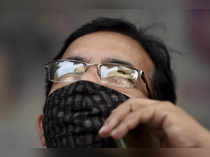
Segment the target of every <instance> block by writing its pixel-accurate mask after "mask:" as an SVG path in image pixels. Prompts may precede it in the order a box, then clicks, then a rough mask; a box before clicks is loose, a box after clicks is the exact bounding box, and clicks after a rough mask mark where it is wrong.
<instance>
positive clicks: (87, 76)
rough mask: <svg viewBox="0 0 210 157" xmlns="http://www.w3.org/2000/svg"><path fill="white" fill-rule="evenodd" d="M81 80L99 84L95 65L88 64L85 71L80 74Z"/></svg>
mask: <svg viewBox="0 0 210 157" xmlns="http://www.w3.org/2000/svg"><path fill="white" fill-rule="evenodd" d="M81 80H86V81H91V82H95V83H98V84H100V77H99V75H98V70H97V67H95V66H90V67H88V68H87V71H86V72H85V73H84V74H83V75H82V76H81Z"/></svg>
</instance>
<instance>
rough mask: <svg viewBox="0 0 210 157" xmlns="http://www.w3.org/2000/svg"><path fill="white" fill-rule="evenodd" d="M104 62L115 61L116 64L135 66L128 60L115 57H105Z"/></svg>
mask: <svg viewBox="0 0 210 157" xmlns="http://www.w3.org/2000/svg"><path fill="white" fill-rule="evenodd" d="M104 63H117V64H121V65H125V66H129V67H133V68H135V66H134V65H133V64H132V63H130V62H126V61H123V60H120V59H116V58H107V59H105V60H104Z"/></svg>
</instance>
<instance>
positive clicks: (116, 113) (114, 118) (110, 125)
mask: <svg viewBox="0 0 210 157" xmlns="http://www.w3.org/2000/svg"><path fill="white" fill-rule="evenodd" d="M151 103H153V100H149V99H142V98H138V99H129V100H127V101H126V102H124V103H123V104H121V105H119V106H118V107H117V108H116V109H115V110H113V111H112V113H111V115H110V116H109V117H108V119H107V120H106V122H105V124H104V125H103V127H102V128H101V129H100V130H99V135H100V136H102V137H107V136H109V135H110V133H111V131H112V130H113V129H114V128H115V127H117V125H119V123H120V122H121V121H122V120H123V119H124V118H125V117H126V116H127V114H128V113H129V112H131V111H138V108H145V107H146V106H148V105H149V104H151Z"/></svg>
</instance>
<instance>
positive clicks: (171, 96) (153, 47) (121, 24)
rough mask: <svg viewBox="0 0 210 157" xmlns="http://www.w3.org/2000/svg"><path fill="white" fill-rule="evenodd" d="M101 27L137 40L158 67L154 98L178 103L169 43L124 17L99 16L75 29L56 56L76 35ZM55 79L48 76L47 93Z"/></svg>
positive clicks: (153, 77)
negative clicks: (51, 80)
mask: <svg viewBox="0 0 210 157" xmlns="http://www.w3.org/2000/svg"><path fill="white" fill-rule="evenodd" d="M100 31H110V32H117V33H120V34H123V35H126V36H129V37H131V38H132V39H134V40H136V41H137V42H138V43H139V44H140V45H141V47H142V48H143V49H144V50H145V52H146V53H147V55H148V56H149V57H150V58H151V60H152V62H153V63H154V66H155V71H154V73H153V75H152V78H151V89H152V90H153V91H152V93H153V99H157V100H166V101H171V102H173V103H176V92H175V81H174V75H173V72H172V70H171V61H170V56H169V52H168V49H167V47H166V45H165V44H164V43H163V42H161V41H160V40H159V39H157V38H155V37H154V36H151V35H149V34H147V33H146V32H145V31H144V29H142V28H139V29H137V28H136V26H135V25H133V24H132V23H129V22H127V21H125V20H122V19H114V18H97V19H95V20H93V21H91V22H90V23H87V24H85V25H83V26H81V27H80V28H79V29H77V30H76V31H74V32H73V33H72V34H71V35H70V36H69V37H68V38H67V39H66V41H65V43H64V45H63V47H62V49H61V50H60V52H59V53H58V54H57V55H56V57H55V58H54V60H57V59H61V58H62V56H63V55H64V53H65V52H66V50H67V48H68V47H69V46H70V45H71V43H72V42H73V41H75V40H76V39H78V38H80V37H82V36H84V35H87V34H91V33H94V32H100ZM51 87H52V82H50V81H49V80H47V78H46V96H47V95H48V94H49V92H50V90H51Z"/></svg>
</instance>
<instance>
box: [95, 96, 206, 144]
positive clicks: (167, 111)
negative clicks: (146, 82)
mask: <svg viewBox="0 0 210 157" xmlns="http://www.w3.org/2000/svg"><path fill="white" fill-rule="evenodd" d="M141 124H146V125H147V126H149V127H150V128H151V129H154V130H155V129H161V130H162V132H164V134H163V135H164V137H161V138H160V137H157V138H158V139H162V140H161V141H159V142H160V145H161V146H164V147H203V148H205V147H210V133H209V132H208V130H206V129H205V128H203V127H202V126H201V125H200V124H199V123H198V122H197V121H196V120H195V119H193V118H192V117H191V116H190V115H188V114H187V113H186V112H184V111H183V110H182V109H181V108H180V107H177V106H175V105H174V104H172V103H171V102H168V101H157V100H151V99H143V98H131V99H129V100H127V101H126V102H124V103H123V104H121V105H119V106H118V107H117V108H116V109H114V110H113V111H112V113H111V114H110V116H109V117H108V118H107V120H106V121H105V123H104V126H103V127H102V128H101V129H100V131H99V135H100V136H101V137H109V136H111V137H112V138H114V139H121V138H123V137H124V136H125V135H126V134H128V132H129V131H131V130H133V129H134V128H137V127H138V126H140V125H141ZM155 136H157V135H155ZM139 142H141V141H139Z"/></svg>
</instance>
